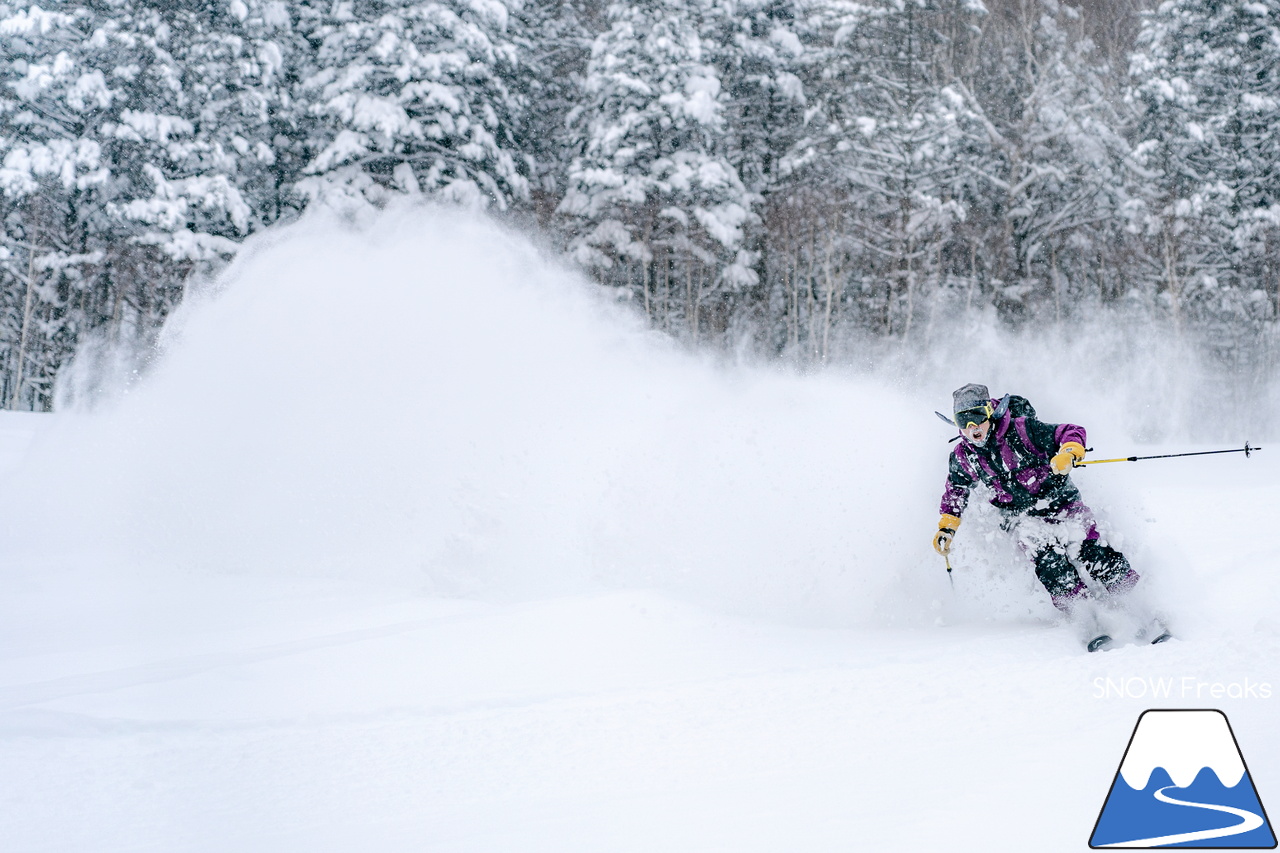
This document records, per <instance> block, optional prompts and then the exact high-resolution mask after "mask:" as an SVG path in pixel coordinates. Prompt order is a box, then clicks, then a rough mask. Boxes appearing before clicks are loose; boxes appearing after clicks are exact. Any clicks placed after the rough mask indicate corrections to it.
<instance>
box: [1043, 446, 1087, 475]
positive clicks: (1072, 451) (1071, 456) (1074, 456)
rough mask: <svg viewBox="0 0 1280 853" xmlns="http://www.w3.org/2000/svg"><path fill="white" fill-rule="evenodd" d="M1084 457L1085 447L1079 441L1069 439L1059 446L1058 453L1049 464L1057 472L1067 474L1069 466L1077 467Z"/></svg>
mask: <svg viewBox="0 0 1280 853" xmlns="http://www.w3.org/2000/svg"><path fill="white" fill-rule="evenodd" d="M1083 459H1084V447H1082V446H1081V445H1080V443H1079V442H1078V441H1068V442H1067V443H1066V444H1064V445H1062V446H1061V447H1059V448H1058V455H1057V456H1054V457H1053V458H1052V459H1050V460H1049V464H1050V465H1052V466H1053V470H1054V471H1055V472H1056V473H1058V474H1065V473H1067V469H1068V468H1074V467H1076V465H1077V464H1078V463H1079V462H1081V461H1082V460H1083Z"/></svg>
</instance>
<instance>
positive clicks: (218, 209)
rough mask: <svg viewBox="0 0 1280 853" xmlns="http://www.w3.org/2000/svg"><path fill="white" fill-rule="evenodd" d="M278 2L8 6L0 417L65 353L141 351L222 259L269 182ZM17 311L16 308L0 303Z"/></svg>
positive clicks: (43, 396)
mask: <svg viewBox="0 0 1280 853" xmlns="http://www.w3.org/2000/svg"><path fill="white" fill-rule="evenodd" d="M287 25H288V15H287V12H286V10H285V7H284V5H283V4H281V3H274V2H273V3H266V4H262V3H259V2H257V0H252V2H251V3H246V2H243V0H233V2H230V3H228V4H220V5H216V6H203V5H200V6H191V7H187V6H157V5H155V4H148V3H144V2H136V0H103V2H100V3H94V4H88V3H79V4H76V3H51V4H48V8H42V7H40V6H34V5H33V6H30V7H16V6H11V7H9V8H7V9H6V10H5V11H4V16H3V18H0V45H3V46H2V47H0V51H3V56H2V57H0V60H2V63H3V64H2V66H0V68H2V71H0V73H2V74H3V80H2V83H0V121H2V122H3V125H2V127H3V131H2V132H0V200H2V201H0V203H2V204H3V205H4V225H5V238H4V239H5V247H6V251H7V252H8V259H7V267H6V272H7V273H8V279H9V281H10V282H13V283H15V285H17V286H14V287H11V288H6V293H8V294H10V295H11V296H12V294H14V293H21V294H22V297H21V300H20V301H21V302H22V309H21V310H20V311H15V310H13V309H12V308H11V310H10V312H9V316H10V317H11V318H12V317H14V316H15V315H16V316H18V317H19V318H20V319H18V320H15V321H13V322H12V323H11V324H10V325H11V327H12V328H11V329H9V330H7V333H6V334H5V335H4V345H7V346H8V347H9V349H8V350H7V355H6V357H5V358H6V364H7V366H8V370H7V373H6V375H7V377H8V378H9V381H10V383H11V384H10V387H9V388H8V389H7V393H6V402H7V403H8V404H9V405H21V406H36V407H42V406H47V405H48V404H49V401H50V396H51V393H52V383H53V377H54V375H55V374H56V372H57V370H58V368H59V367H60V365H61V364H62V363H63V362H64V361H65V359H66V357H67V356H68V355H69V354H70V352H71V351H73V349H74V347H75V346H76V344H77V342H79V341H80V340H81V339H82V337H83V336H84V335H85V334H86V333H88V332H89V331H90V330H93V329H97V328H100V327H101V328H104V329H106V330H107V333H108V334H109V335H110V336H112V337H113V338H115V339H116V340H121V341H129V340H137V341H139V342H142V343H144V344H145V342H146V341H147V340H149V338H150V335H152V334H153V333H154V330H155V328H156V326H157V325H158V323H159V321H160V320H161V319H162V318H163V317H164V316H165V315H166V314H167V312H168V311H169V309H170V308H171V307H172V306H173V305H174V304H175V303H176V302H177V300H178V299H179V298H180V297H181V294H182V290H183V287H184V281H185V279H186V277H187V276H188V275H189V274H190V273H191V272H192V271H194V270H197V269H201V268H208V267H209V266H210V265H211V264H217V263H218V262H220V261H221V260H223V259H225V258H226V257H228V256H230V255H231V254H232V253H233V252H234V251H235V247H236V244H237V241H238V240H239V239H241V238H243V237H244V236H245V235H247V234H248V233H249V231H250V229H251V228H252V227H253V226H254V224H255V222H261V221H271V220H272V219H274V218H277V217H278V215H279V213H278V212H276V213H274V214H270V215H266V216H262V215H259V214H258V213H256V212H255V208H254V207H253V206H252V204H253V203H254V202H255V201H257V200H258V196H263V195H269V194H270V193H269V192H266V191H264V188H266V187H271V186H272V185H273V184H274V183H275V181H274V180H272V179H271V177H270V176H269V175H268V174H267V170H269V169H270V167H271V166H272V165H273V164H274V163H275V161H276V155H275V153H274V151H273V149H272V140H273V134H272V132H271V118H270V117H271V115H272V114H273V112H276V111H277V109H278V107H280V105H281V103H282V102H281V97H280V81H281V67H282V65H283V62H284V58H283V50H282V49H281V47H280V45H278V44H277V43H276V42H275V41H273V38H272V34H273V33H274V32H275V31H277V30H280V29H281V28H284V29H286V30H287ZM14 301H17V300H14Z"/></svg>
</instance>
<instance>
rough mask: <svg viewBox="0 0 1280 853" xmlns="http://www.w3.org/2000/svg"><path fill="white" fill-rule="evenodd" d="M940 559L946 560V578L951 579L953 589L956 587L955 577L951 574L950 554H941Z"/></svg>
mask: <svg viewBox="0 0 1280 853" xmlns="http://www.w3.org/2000/svg"><path fill="white" fill-rule="evenodd" d="M942 559H944V560H946V561H947V580H949V581H951V589H952V590H953V591H954V590H955V588H956V579H955V576H954V575H952V574H951V555H950V554H943V555H942Z"/></svg>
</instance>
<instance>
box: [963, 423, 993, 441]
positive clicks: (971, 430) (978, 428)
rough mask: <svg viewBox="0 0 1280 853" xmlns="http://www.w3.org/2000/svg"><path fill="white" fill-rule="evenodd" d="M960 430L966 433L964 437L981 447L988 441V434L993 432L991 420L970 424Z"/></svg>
mask: <svg viewBox="0 0 1280 853" xmlns="http://www.w3.org/2000/svg"><path fill="white" fill-rule="evenodd" d="M960 432H962V433H964V437H965V438H967V439H969V441H970V442H972V443H973V444H976V445H978V446H979V447H981V446H982V445H984V444H986V443H987V434H988V433H990V432H991V421H990V420H985V421H983V422H982V423H980V424H969V425H968V426H966V427H965V428H964V429H962V430H960Z"/></svg>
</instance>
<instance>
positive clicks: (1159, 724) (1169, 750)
mask: <svg viewBox="0 0 1280 853" xmlns="http://www.w3.org/2000/svg"><path fill="white" fill-rule="evenodd" d="M1089 846H1090V847H1093V848H1100V847H1106V848H1110V847H1129V848H1152V847H1200V848H1217V849H1223V848H1230V849H1241V848H1254V849H1267V848H1274V847H1275V846H1276V836H1275V833H1273V832H1272V831H1271V824H1270V822H1269V821H1268V820H1267V813H1266V812H1265V811H1264V810H1263V808H1262V801H1261V800H1259V799H1258V792H1257V790H1256V789H1255V788H1254V787H1253V778H1252V777H1251V776H1250V775H1249V769H1248V768H1247V767H1245V764H1244V756H1243V755H1241V754H1240V746H1239V745H1238V744H1237V743H1236V738H1235V735H1234V734H1233V733H1232V731H1231V725H1230V724H1229V723H1228V722H1227V716H1226V715H1225V714H1223V713H1222V712H1221V711H1199V710H1188V711H1144V712H1143V714H1142V716H1141V717H1139V718H1138V725H1137V726H1136V727H1135V728H1134V730H1133V737H1131V738H1130V739H1129V747H1128V749H1126V750H1125V753H1124V758H1123V759H1122V760H1121V762H1120V770H1119V771H1118V772H1117V773H1116V778H1115V780H1114V781H1113V782H1112V783H1111V791H1110V793H1108V794H1107V801H1106V803H1105V804H1104V805H1103V806H1102V813H1101V814H1100V815H1098V822H1097V824H1096V825H1095V826H1094V828H1093V837H1092V838H1090V839H1089Z"/></svg>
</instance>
